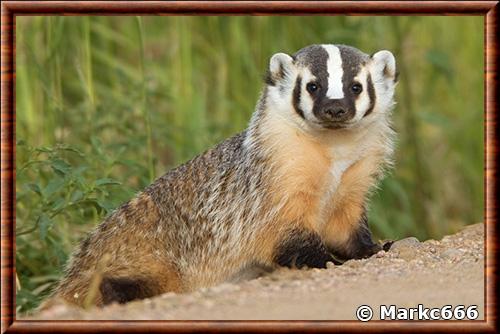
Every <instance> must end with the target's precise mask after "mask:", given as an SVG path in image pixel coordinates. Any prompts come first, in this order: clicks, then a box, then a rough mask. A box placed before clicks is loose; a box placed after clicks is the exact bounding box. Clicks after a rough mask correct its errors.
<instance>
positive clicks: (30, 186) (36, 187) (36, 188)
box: [26, 183, 42, 196]
mask: <svg viewBox="0 0 500 334" xmlns="http://www.w3.org/2000/svg"><path fill="white" fill-rule="evenodd" d="M26 186H27V187H28V189H30V190H32V191H34V192H36V193H37V194H38V195H40V196H42V190H41V189H40V186H39V185H38V184H36V183H29V184H27V185H26Z"/></svg>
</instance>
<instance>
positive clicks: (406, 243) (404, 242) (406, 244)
mask: <svg viewBox="0 0 500 334" xmlns="http://www.w3.org/2000/svg"><path fill="white" fill-rule="evenodd" d="M419 246H420V241H418V239H417V238H415V237H409V238H404V239H401V240H398V241H395V242H394V243H393V244H392V246H391V249H390V250H391V251H399V250H401V249H403V248H416V247H419Z"/></svg>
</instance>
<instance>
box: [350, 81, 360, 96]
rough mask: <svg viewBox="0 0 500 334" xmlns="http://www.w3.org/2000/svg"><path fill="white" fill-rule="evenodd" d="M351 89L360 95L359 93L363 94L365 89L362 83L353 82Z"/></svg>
mask: <svg viewBox="0 0 500 334" xmlns="http://www.w3.org/2000/svg"><path fill="white" fill-rule="evenodd" d="M351 91H352V92H353V93H354V94H356V95H358V94H361V92H362V91H363V86H361V84H360V83H357V82H356V83H353V84H352V86H351Z"/></svg>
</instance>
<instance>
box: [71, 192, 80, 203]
mask: <svg viewBox="0 0 500 334" xmlns="http://www.w3.org/2000/svg"><path fill="white" fill-rule="evenodd" d="M82 198H83V192H82V191H80V190H77V191H75V192H74V193H73V194H72V195H71V198H70V201H71V202H77V201H79V200H81V199H82Z"/></svg>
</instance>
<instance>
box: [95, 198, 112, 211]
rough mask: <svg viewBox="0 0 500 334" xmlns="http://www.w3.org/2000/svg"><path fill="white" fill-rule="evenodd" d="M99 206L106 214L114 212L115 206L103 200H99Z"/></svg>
mask: <svg viewBox="0 0 500 334" xmlns="http://www.w3.org/2000/svg"><path fill="white" fill-rule="evenodd" d="M97 205H99V206H100V207H101V208H102V209H104V211H105V212H106V213H109V212H111V211H113V210H114V208H115V207H114V205H113V203H110V202H107V201H103V200H98V201H97Z"/></svg>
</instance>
